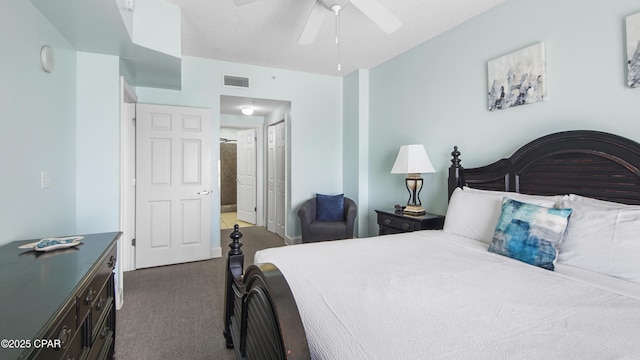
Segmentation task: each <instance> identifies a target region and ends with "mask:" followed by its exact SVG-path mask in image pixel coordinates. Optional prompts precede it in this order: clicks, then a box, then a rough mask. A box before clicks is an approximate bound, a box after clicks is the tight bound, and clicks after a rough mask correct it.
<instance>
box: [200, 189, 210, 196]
mask: <svg viewBox="0 0 640 360" xmlns="http://www.w3.org/2000/svg"><path fill="white" fill-rule="evenodd" d="M198 195H209V190H205V191H198Z"/></svg>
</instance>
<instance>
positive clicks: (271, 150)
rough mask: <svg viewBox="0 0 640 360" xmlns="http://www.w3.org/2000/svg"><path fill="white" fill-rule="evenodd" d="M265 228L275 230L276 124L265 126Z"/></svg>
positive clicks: (273, 231)
mask: <svg viewBox="0 0 640 360" xmlns="http://www.w3.org/2000/svg"><path fill="white" fill-rule="evenodd" d="M267 230H269V231H271V232H272V233H275V232H276V126H275V125H271V126H269V127H268V128H267Z"/></svg>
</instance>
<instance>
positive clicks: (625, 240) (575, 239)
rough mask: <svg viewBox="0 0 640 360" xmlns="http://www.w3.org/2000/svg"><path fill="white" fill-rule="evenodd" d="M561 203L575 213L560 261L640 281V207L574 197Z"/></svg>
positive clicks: (561, 248) (561, 249)
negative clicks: (574, 198)
mask: <svg viewBox="0 0 640 360" xmlns="http://www.w3.org/2000/svg"><path fill="white" fill-rule="evenodd" d="M594 204H597V205H594ZM560 205H561V206H562V207H569V208H572V209H573V213H572V214H571V218H570V220H569V226H568V227H567V234H566V236H565V239H564V241H563V243H562V244H561V245H560V254H559V255H558V263H559V264H565V265H570V266H575V267H579V268H582V269H586V270H589V271H594V272H598V273H601V274H604V275H609V276H615V277H618V278H622V279H625V280H629V281H633V282H636V283H640V236H639V234H640V206H633V205H624V204H617V203H612V202H606V201H602V200H596V199H590V198H584V197H580V198H579V199H576V200H571V196H569V197H567V198H565V199H564V200H562V201H561V202H560Z"/></svg>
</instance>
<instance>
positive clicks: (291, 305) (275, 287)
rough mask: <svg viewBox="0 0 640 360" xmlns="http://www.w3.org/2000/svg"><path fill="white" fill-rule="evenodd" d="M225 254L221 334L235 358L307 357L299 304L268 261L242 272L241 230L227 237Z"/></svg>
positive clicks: (281, 276) (291, 358) (261, 359)
mask: <svg viewBox="0 0 640 360" xmlns="http://www.w3.org/2000/svg"><path fill="white" fill-rule="evenodd" d="M230 237H231V240H232V241H231V243H229V248H230V250H229V253H228V255H227V267H226V288H225V315H224V332H223V334H224V337H225V341H226V344H227V348H229V349H232V348H233V349H235V352H236V357H237V358H238V359H248V360H251V359H260V360H263V359H264V360H267V359H274V360H277V359H287V360H293V359H309V358H310V354H309V348H308V345H307V337H306V336H305V332H304V327H303V325H302V321H301V320H300V315H299V313H298V307H297V305H296V303H295V300H294V298H293V295H292V294H291V289H290V288H289V285H288V284H287V281H286V280H285V278H284V276H283V275H282V273H281V272H280V270H278V268H277V267H276V266H275V265H273V264H258V265H251V266H249V267H248V268H247V270H246V271H245V272H244V274H243V266H244V255H243V253H242V250H240V247H241V246H242V243H241V242H240V238H241V237H242V234H241V233H240V231H239V229H238V225H235V226H234V231H233V232H232V233H231V235H230Z"/></svg>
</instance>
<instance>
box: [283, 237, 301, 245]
mask: <svg viewBox="0 0 640 360" xmlns="http://www.w3.org/2000/svg"><path fill="white" fill-rule="evenodd" d="M284 243H285V244H287V245H296V244H302V236H296V237H294V238H292V237H290V236H285V237H284Z"/></svg>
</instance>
